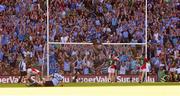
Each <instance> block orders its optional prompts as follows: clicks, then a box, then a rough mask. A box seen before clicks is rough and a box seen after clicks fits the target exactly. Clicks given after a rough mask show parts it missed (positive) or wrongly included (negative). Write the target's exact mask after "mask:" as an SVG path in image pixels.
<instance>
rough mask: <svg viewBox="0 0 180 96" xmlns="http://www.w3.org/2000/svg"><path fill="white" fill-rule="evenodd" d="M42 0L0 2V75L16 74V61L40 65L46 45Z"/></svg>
mask: <svg viewBox="0 0 180 96" xmlns="http://www.w3.org/2000/svg"><path fill="white" fill-rule="evenodd" d="M46 18H47V15H46V1H45V0H0V75H19V72H18V65H19V61H20V60H19V58H20V57H22V56H23V57H26V58H28V59H27V60H26V63H27V64H36V65H37V66H39V65H40V64H42V62H43V60H42V59H43V48H44V47H45V43H46V20H47V19H46Z"/></svg>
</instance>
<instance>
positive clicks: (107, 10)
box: [49, 0, 145, 43]
mask: <svg viewBox="0 0 180 96" xmlns="http://www.w3.org/2000/svg"><path fill="white" fill-rule="evenodd" d="M49 14H50V21H49V22H50V26H49V27H50V41H56V42H63V43H66V42H103V43H107V42H110V43H130V42H131V43H134V42H135V43H136V42H138V43H143V42H145V38H144V37H145V0H50V7H49Z"/></svg>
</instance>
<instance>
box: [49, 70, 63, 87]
mask: <svg viewBox="0 0 180 96" xmlns="http://www.w3.org/2000/svg"><path fill="white" fill-rule="evenodd" d="M52 76H53V78H52V82H53V84H54V86H57V85H58V84H59V83H60V82H61V81H62V80H63V79H64V77H63V76H62V75H60V74H58V73H54V74H52Z"/></svg>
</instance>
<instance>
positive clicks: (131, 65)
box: [50, 45, 144, 75]
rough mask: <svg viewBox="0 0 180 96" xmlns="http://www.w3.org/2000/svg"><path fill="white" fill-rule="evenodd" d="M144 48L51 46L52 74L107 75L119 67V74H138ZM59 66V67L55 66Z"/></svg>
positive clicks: (129, 46)
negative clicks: (62, 72)
mask: <svg viewBox="0 0 180 96" xmlns="http://www.w3.org/2000/svg"><path fill="white" fill-rule="evenodd" d="M143 54H144V47H142V46H131V45H127V46H125V45H51V46H50V69H52V70H51V71H50V72H54V71H55V70H53V69H58V70H64V71H65V74H66V75H70V74H71V75H73V74H74V72H75V70H81V71H80V73H81V74H84V75H88V74H89V75H92V74H96V75H97V74H107V69H108V67H109V66H110V65H111V64H112V63H114V64H116V65H117V69H118V74H137V73H138V66H139V62H140V61H139V59H137V58H136V57H141V56H142V55H143ZM54 64H57V66H54Z"/></svg>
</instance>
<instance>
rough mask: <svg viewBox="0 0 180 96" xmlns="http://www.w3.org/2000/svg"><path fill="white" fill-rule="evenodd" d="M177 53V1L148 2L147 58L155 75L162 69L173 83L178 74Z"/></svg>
mask: <svg viewBox="0 0 180 96" xmlns="http://www.w3.org/2000/svg"><path fill="white" fill-rule="evenodd" d="M179 52H180V2H179V0H148V58H150V59H151V64H152V65H153V66H154V67H155V68H156V70H155V71H156V73H159V72H160V71H162V70H160V69H161V68H162V69H164V70H165V71H166V74H169V75H170V80H171V81H175V79H174V78H175V74H176V73H177V74H180V58H179V57H180V55H179ZM178 70H179V71H178Z"/></svg>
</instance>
